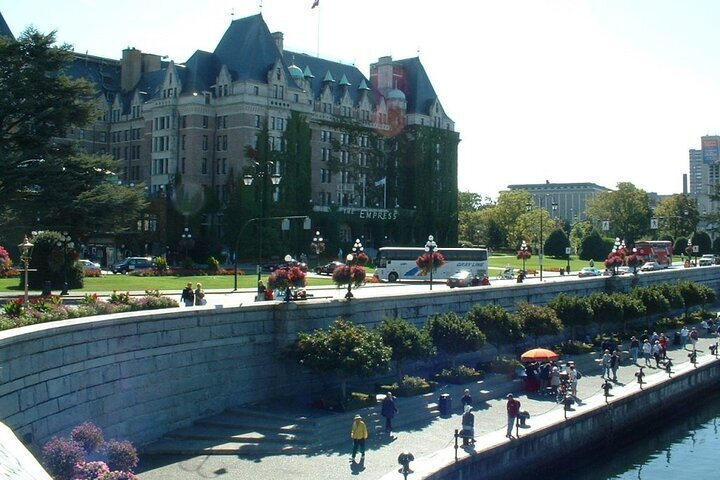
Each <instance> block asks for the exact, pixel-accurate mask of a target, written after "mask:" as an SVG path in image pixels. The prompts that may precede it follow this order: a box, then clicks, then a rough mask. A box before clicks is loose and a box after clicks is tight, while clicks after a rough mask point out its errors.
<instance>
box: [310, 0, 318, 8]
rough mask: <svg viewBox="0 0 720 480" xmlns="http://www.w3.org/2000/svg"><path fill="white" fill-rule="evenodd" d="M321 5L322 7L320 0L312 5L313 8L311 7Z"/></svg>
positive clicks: (316, 0)
mask: <svg viewBox="0 0 720 480" xmlns="http://www.w3.org/2000/svg"><path fill="white" fill-rule="evenodd" d="M319 5H320V0H315V1H314V2H313V4H312V7H311V8H315V7H317V6H319Z"/></svg>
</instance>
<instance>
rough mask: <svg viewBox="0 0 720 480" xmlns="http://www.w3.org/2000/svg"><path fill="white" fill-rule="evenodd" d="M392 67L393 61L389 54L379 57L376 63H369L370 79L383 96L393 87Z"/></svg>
mask: <svg viewBox="0 0 720 480" xmlns="http://www.w3.org/2000/svg"><path fill="white" fill-rule="evenodd" d="M393 69H394V67H393V61H392V57H390V56H386V57H380V58H379V59H378V61H377V63H373V64H371V65H370V81H371V82H372V83H373V84H374V85H375V88H377V89H378V91H379V92H380V93H381V94H382V95H383V96H385V95H387V93H388V92H389V91H390V90H392V89H393V88H395V85H394V84H393V80H394V75H393V73H394V72H393Z"/></svg>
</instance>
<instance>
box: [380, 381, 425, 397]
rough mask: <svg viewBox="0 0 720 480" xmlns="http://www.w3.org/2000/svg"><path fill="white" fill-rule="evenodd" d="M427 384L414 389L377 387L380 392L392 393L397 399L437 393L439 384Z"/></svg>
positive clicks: (391, 386)
mask: <svg viewBox="0 0 720 480" xmlns="http://www.w3.org/2000/svg"><path fill="white" fill-rule="evenodd" d="M427 383H428V384H427V385H426V386H423V387H412V388H402V387H401V388H397V387H395V386H393V385H377V389H378V391H380V392H391V393H392V394H393V396H395V397H414V396H416V395H424V394H426V393H431V392H434V391H435V389H436V388H437V385H438V384H437V382H433V381H432V380H428V381H427Z"/></svg>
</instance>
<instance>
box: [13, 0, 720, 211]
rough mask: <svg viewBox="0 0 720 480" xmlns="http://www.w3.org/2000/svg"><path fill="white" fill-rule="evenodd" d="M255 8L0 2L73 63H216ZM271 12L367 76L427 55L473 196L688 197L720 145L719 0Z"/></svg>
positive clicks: (568, 0)
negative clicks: (706, 142) (522, 191)
mask: <svg viewBox="0 0 720 480" xmlns="http://www.w3.org/2000/svg"><path fill="white" fill-rule="evenodd" d="M260 3H261V2H260V0H244V1H231V0H213V1H212V2H200V1H191V0H172V1H171V0H156V1H152V2H149V1H142V2H141V1H138V0H125V1H124V2H109V1H101V0H63V1H56V0H39V1H22V2H21V1H18V0H0V12H2V14H3V16H4V17H5V20H6V22H7V23H8V25H9V26H10V28H11V29H12V30H13V32H14V33H15V34H16V35H17V34H19V33H20V32H21V31H22V30H23V29H24V28H25V27H27V26H28V25H30V24H32V25H34V26H35V27H36V28H38V29H39V30H41V31H43V32H47V31H50V30H57V32H58V39H59V40H60V41H61V42H67V43H69V44H72V45H73V46H74V47H75V49H76V51H78V52H85V51H87V52H88V53H90V54H93V55H99V56H107V57H111V58H120V55H121V52H122V49H123V48H126V47H129V46H130V47H135V48H138V49H140V50H142V51H145V52H150V53H157V54H161V55H168V56H169V58H170V59H172V60H175V61H176V62H183V61H185V60H186V59H187V58H188V57H189V56H190V55H191V54H192V53H193V52H194V51H195V50H198V49H199V50H207V51H213V50H214V48H215V45H216V44H217V42H218V41H219V39H220V37H221V36H222V34H223V33H224V32H225V29H226V28H227V26H228V24H229V22H230V20H231V18H233V17H231V13H232V12H233V11H234V15H235V16H234V18H241V17H244V16H248V15H254V14H256V13H259V12H260ZM311 5H312V0H264V1H263V2H262V13H263V17H264V18H265V21H266V23H267V24H268V26H269V28H270V30H271V31H282V32H283V33H284V34H285V47H286V48H287V49H290V50H294V51H300V52H305V53H308V54H311V55H317V54H319V55H320V56H321V57H324V58H328V59H331V60H335V61H340V62H344V63H349V64H355V65H356V66H357V67H358V68H360V70H361V71H363V72H364V73H365V74H366V75H367V74H368V70H369V65H370V63H372V62H375V61H377V59H378V58H379V57H381V56H385V55H392V56H393V58H395V59H400V58H408V57H414V56H417V55H418V54H419V56H420V59H421V61H422V62H423V65H424V66H425V68H426V70H427V72H428V74H429V76H430V79H431V80H432V82H433V85H434V87H435V90H436V92H437V93H438V96H439V98H440V101H441V102H442V104H443V106H444V108H445V110H446V111H447V112H448V114H449V115H450V117H451V118H452V119H453V120H454V121H455V122H456V128H457V130H458V131H459V132H460V136H461V144H460V147H459V163H460V166H459V168H460V177H459V184H460V188H461V189H462V190H469V191H472V192H476V193H479V194H481V195H487V196H490V197H497V194H498V191H499V190H502V189H505V187H507V185H509V184H513V183H544V182H545V181H546V180H547V181H550V182H586V181H590V182H595V183H598V184H600V185H603V186H606V187H610V188H612V187H614V186H615V185H616V184H617V183H618V182H625V181H629V182H633V183H634V184H635V185H637V186H638V187H640V188H643V189H645V190H647V191H653V192H658V193H660V194H671V193H680V192H681V191H682V175H683V173H687V171H688V150H689V149H690V148H699V146H700V137H701V136H702V135H708V134H711V135H712V134H718V133H720V118H719V116H718V114H717V112H719V111H720V96H719V95H718V87H719V86H720V62H719V61H718V58H717V57H718V53H719V52H718V48H717V46H718V45H720V41H718V40H720V28H718V27H717V19H718V18H720V2H717V1H712V0H685V1H682V2H680V1H669V0H557V1H552V0H502V1H501V0H495V1H488V0H474V1H470V0H468V1H460V0H455V1H447V2H439V1H437V0H433V1H430V0H393V1H392V2H388V1H380V0H364V1H363V2H351V1H348V0H320V6H319V8H316V9H311V8H310V7H311Z"/></svg>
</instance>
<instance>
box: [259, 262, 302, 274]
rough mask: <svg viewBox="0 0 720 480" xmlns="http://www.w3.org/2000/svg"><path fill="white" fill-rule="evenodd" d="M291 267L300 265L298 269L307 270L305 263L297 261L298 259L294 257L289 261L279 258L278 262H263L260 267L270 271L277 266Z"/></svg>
mask: <svg viewBox="0 0 720 480" xmlns="http://www.w3.org/2000/svg"><path fill="white" fill-rule="evenodd" d="M292 267H300V270H302V271H303V272H307V271H308V266H307V264H306V263H303V262H299V261H297V260H295V259H294V258H293V259H291V260H290V261H289V262H286V261H285V260H280V261H279V262H270V263H265V264H263V266H262V269H263V270H266V271H268V272H271V273H272V272H274V271H275V270H277V269H278V268H292Z"/></svg>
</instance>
